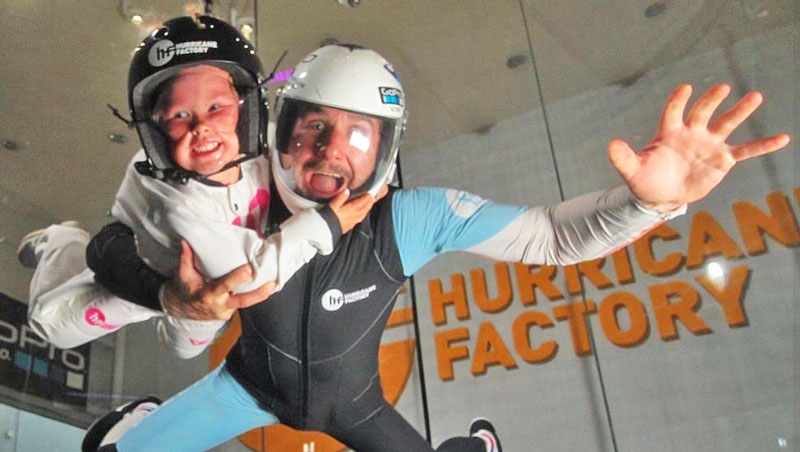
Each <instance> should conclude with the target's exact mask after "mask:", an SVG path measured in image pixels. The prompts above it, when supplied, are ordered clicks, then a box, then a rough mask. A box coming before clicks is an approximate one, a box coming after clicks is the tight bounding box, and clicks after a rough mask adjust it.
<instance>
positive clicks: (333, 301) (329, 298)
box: [322, 289, 344, 311]
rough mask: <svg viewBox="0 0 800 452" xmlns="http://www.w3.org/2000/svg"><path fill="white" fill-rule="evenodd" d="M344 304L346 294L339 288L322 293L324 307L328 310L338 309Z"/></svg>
mask: <svg viewBox="0 0 800 452" xmlns="http://www.w3.org/2000/svg"><path fill="white" fill-rule="evenodd" d="M343 304H344V294H343V293H342V291H341V290H339V289H331V290H329V291H327V292H325V293H324V294H322V307H323V308H325V310H326V311H338V310H339V308H341V307H342V305H343Z"/></svg>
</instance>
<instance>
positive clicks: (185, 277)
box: [178, 239, 202, 284]
mask: <svg viewBox="0 0 800 452" xmlns="http://www.w3.org/2000/svg"><path fill="white" fill-rule="evenodd" d="M178 277H179V278H180V280H181V281H182V282H183V283H184V284H187V283H192V282H195V281H197V280H198V279H202V278H200V277H199V275H198V274H197V270H196V269H195V268H194V251H192V247H191V246H189V242H187V241H186V240H184V239H181V256H180V264H179V267H178Z"/></svg>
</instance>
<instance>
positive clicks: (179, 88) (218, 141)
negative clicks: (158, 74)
mask: <svg viewBox="0 0 800 452" xmlns="http://www.w3.org/2000/svg"><path fill="white" fill-rule="evenodd" d="M155 118H156V121H157V123H158V124H159V126H160V127H161V129H162V130H163V131H164V132H165V133H166V134H167V135H168V137H169V141H170V144H169V146H170V152H171V153H172V159H173V160H174V161H175V163H176V164H177V165H178V166H180V167H181V168H183V169H185V170H189V171H194V172H196V173H198V174H202V175H208V174H212V173H216V172H217V171H219V170H220V169H222V167H223V166H225V165H226V164H228V163H230V162H231V161H233V160H234V159H235V158H236V157H237V156H238V155H239V137H238V136H237V134H236V125H237V123H238V121H239V96H238V95H237V94H236V90H235V89H234V88H233V85H232V83H231V76H230V74H228V72H226V71H224V70H222V69H220V68H218V67H214V66H193V67H191V68H188V69H184V70H183V71H181V72H180V73H178V76H177V77H176V78H175V79H173V80H172V83H171V85H170V86H168V88H167V89H165V90H164V91H163V92H161V93H160V94H159V96H158V99H157V101H156V108H155ZM231 170H235V171H225V172H223V173H220V174H215V175H214V176H212V177H211V178H210V179H212V180H217V181H218V182H222V183H229V182H233V181H235V180H236V179H237V178H238V170H236V168H231ZM229 173H230V174H229ZM228 179H231V180H228Z"/></svg>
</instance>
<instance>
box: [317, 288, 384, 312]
mask: <svg viewBox="0 0 800 452" xmlns="http://www.w3.org/2000/svg"><path fill="white" fill-rule="evenodd" d="M377 288H378V287H377V286H376V285H375V284H373V285H371V286H369V287H365V288H363V289H359V290H356V291H353V292H350V293H342V291H341V290H339V289H330V290H328V291H327V292H325V293H324V294H322V300H321V302H322V307H323V308H324V309H325V310H326V311H331V312H333V311H338V310H339V308H341V307H342V306H344V305H346V304H350V303H355V302H357V301H361V300H365V299H367V298H369V295H370V294H371V293H372V292H374V291H375V289H377Z"/></svg>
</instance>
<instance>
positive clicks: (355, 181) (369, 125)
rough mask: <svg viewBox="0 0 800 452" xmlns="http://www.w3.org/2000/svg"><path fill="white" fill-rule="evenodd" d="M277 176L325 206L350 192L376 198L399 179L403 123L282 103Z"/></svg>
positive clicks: (295, 102)
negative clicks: (399, 155)
mask: <svg viewBox="0 0 800 452" xmlns="http://www.w3.org/2000/svg"><path fill="white" fill-rule="evenodd" d="M278 102H279V105H278V108H277V110H278V117H277V121H276V127H275V133H276V135H275V149H276V150H277V151H278V152H277V155H275V156H274V157H276V158H277V160H278V161H277V162H274V163H277V165H274V167H277V169H278V171H277V174H276V175H275V176H276V177H277V178H279V179H280V182H281V183H282V184H283V185H284V187H286V188H287V189H289V190H291V191H293V192H294V193H295V194H296V195H298V196H300V197H302V198H304V199H306V200H308V201H312V202H317V203H324V202H327V201H328V200H330V199H331V198H333V197H334V196H336V195H337V194H338V193H340V192H342V191H343V190H345V189H349V190H350V193H351V197H355V196H359V195H361V194H363V193H366V192H371V193H373V194H375V193H376V192H377V191H378V190H379V189H380V187H381V186H382V185H384V184H385V183H388V182H390V181H391V178H392V177H393V176H394V169H395V168H394V167H395V159H396V156H397V148H398V145H399V141H400V138H401V137H400V135H401V131H402V125H403V124H402V119H393V118H386V117H380V116H375V115H369V114H365V113H359V112H355V111H350V110H345V109H341V108H335V107H329V106H325V105H320V104H315V103H309V102H305V101H300V100H296V99H291V98H281V99H279V101H278Z"/></svg>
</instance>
